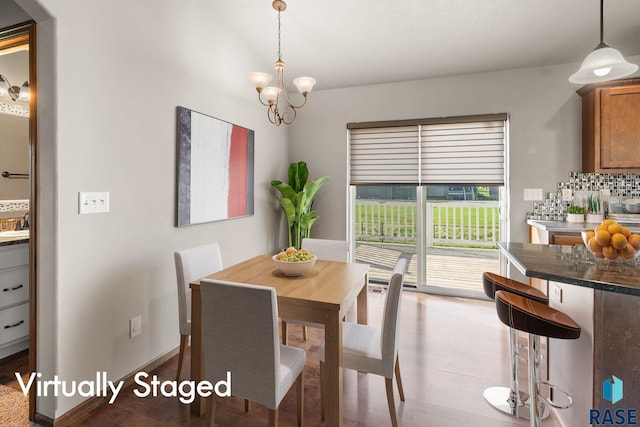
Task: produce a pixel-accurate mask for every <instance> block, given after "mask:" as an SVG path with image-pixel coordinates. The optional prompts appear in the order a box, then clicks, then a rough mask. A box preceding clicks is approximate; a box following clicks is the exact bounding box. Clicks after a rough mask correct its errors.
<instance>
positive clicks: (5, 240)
mask: <svg viewBox="0 0 640 427" xmlns="http://www.w3.org/2000/svg"><path fill="white" fill-rule="evenodd" d="M22 243H29V237H23V236H20V237H17V236H11V237H1V236H0V247H2V246H9V245H20V244H22Z"/></svg>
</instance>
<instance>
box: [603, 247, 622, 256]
mask: <svg viewBox="0 0 640 427" xmlns="http://www.w3.org/2000/svg"><path fill="white" fill-rule="evenodd" d="M602 255H604V257H605V258H607V259H616V258H618V250H617V249H616V248H614V247H613V246H605V247H604V248H602Z"/></svg>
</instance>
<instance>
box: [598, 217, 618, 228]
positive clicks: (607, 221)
mask: <svg viewBox="0 0 640 427" xmlns="http://www.w3.org/2000/svg"><path fill="white" fill-rule="evenodd" d="M613 223H615V221H614V220H612V219H605V220H604V221H602V222H601V223H600V225H604V226H605V227H608V226H610V225H611V224H613Z"/></svg>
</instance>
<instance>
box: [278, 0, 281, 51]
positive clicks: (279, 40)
mask: <svg viewBox="0 0 640 427" xmlns="http://www.w3.org/2000/svg"><path fill="white" fill-rule="evenodd" d="M280 12H281V11H280V8H278V61H281V60H282V54H281V53H280Z"/></svg>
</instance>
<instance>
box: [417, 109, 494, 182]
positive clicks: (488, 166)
mask: <svg viewBox="0 0 640 427" xmlns="http://www.w3.org/2000/svg"><path fill="white" fill-rule="evenodd" d="M420 144H421V153H422V154H421V162H420V163H421V165H420V168H421V172H422V182H423V183H426V184H503V183H504V121H487V122H471V123H449V124H442V125H425V126H422V127H421V131H420Z"/></svg>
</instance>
